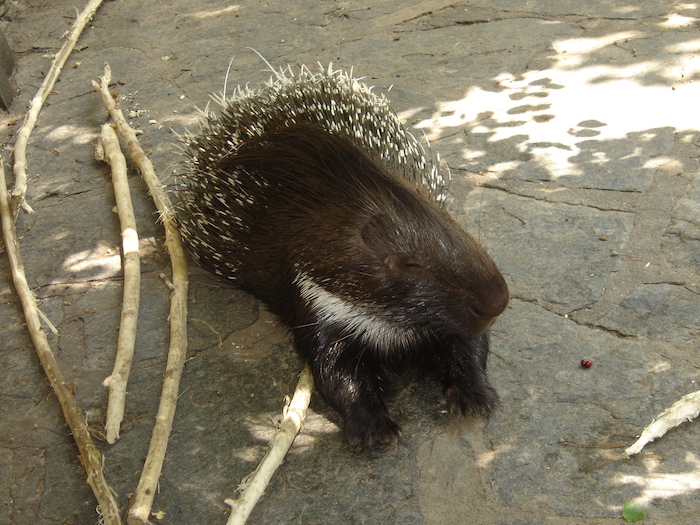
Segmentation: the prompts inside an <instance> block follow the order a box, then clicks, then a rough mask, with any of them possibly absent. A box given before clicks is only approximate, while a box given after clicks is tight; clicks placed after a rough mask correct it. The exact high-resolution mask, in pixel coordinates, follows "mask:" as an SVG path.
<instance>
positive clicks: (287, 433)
mask: <svg viewBox="0 0 700 525" xmlns="http://www.w3.org/2000/svg"><path fill="white" fill-rule="evenodd" d="M313 388H314V379H313V376H312V375H311V368H310V367H309V365H308V364H307V365H306V366H305V367H304V370H303V371H302V373H301V375H300V376H299V382H298V383H297V388H296V390H295V391H294V397H293V398H292V401H291V402H290V403H289V406H287V407H285V409H284V419H283V420H282V423H281V424H280V426H279V428H278V429H277V432H276V433H275V435H274V437H273V438H272V441H271V442H270V448H268V450H267V452H266V453H265V456H263V458H262V460H261V461H260V463H259V464H258V467H257V468H256V469H255V470H254V471H253V473H252V474H250V475H249V476H248V477H247V478H246V479H245V480H244V481H243V482H242V483H241V488H242V493H241V496H240V497H239V498H238V499H237V500H235V501H234V500H231V499H227V500H224V503H226V504H227V505H229V506H230V507H231V514H230V515H229V518H228V521H226V525H244V524H245V522H246V520H247V519H248V516H250V513H251V511H252V510H253V508H254V507H255V504H256V503H257V502H258V500H259V499H260V496H262V495H263V492H265V488H266V487H267V485H268V483H269V482H270V478H272V475H273V474H274V473H275V471H276V470H277V468H278V467H279V466H280V465H281V464H282V461H283V460H284V456H285V455H286V454H287V451H288V450H289V447H291V446H292V443H293V442H294V438H296V436H297V434H298V433H299V430H301V427H302V426H303V425H304V420H305V419H306V410H307V409H308V407H309V401H310V400H311V392H312V390H313Z"/></svg>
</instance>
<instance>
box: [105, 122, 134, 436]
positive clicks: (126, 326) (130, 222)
mask: <svg viewBox="0 0 700 525" xmlns="http://www.w3.org/2000/svg"><path fill="white" fill-rule="evenodd" d="M95 157H96V158H97V160H102V161H104V162H106V163H107V164H109V165H110V166H111V168H112V184H113V185H114V197H115V200H116V202H117V213H118V214H119V222H120V225H121V237H122V251H123V252H124V291H123V294H124V297H123V300H122V311H121V320H120V323H119V338H118V340H117V355H116V358H115V360H114V369H113V370H112V375H110V376H109V377H107V379H105V380H104V382H103V383H102V384H103V385H104V386H105V387H107V388H108V389H109V401H108V403H107V420H106V422H105V433H106V437H107V443H110V444H112V443H114V442H115V441H116V440H117V439H119V426H120V425H121V422H122V420H123V419H124V406H125V404H126V385H127V383H128V381H129V373H130V372H131V363H132V361H133V359H134V345H135V343H136V325H137V322H138V317H139V303H140V292H141V257H140V255H139V236H138V233H137V231H136V218H135V217H134V207H133V205H132V203H131V194H130V193H129V181H128V179H127V176H126V159H125V158H124V155H123V154H122V152H121V149H120V148H119V137H118V136H117V130H116V128H115V126H114V125H113V124H105V125H104V126H102V132H101V133H100V138H99V141H98V143H97V150H96V152H95Z"/></svg>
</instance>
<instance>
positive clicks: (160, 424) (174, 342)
mask: <svg viewBox="0 0 700 525" xmlns="http://www.w3.org/2000/svg"><path fill="white" fill-rule="evenodd" d="M111 76H112V74H111V69H110V67H109V64H105V66H104V74H103V76H102V77H100V81H99V83H98V82H94V81H93V83H92V85H93V87H94V88H95V89H96V90H97V92H98V93H99V94H100V96H101V97H102V102H103V104H104V105H105V107H106V108H107V110H108V111H109V114H110V116H111V117H112V119H113V120H114V122H115V123H116V125H117V128H118V130H119V133H120V135H121V136H122V138H123V139H124V142H125V143H126V147H127V149H128V150H129V154H130V155H131V158H132V159H133V161H134V163H135V164H136V166H137V168H138V170H139V172H140V173H141V176H142V177H143V180H144V181H145V182H146V184H147V186H148V189H149V191H150V193H151V197H152V198H153V201H154V202H155V204H156V207H157V208H158V211H159V212H160V216H161V219H162V222H163V226H164V227H165V244H166V246H167V248H168V251H169V252H170V262H171V265H172V269H173V280H172V289H171V293H170V316H169V318H170V348H169V350H168V362H167V364H166V369H165V375H164V378H163V389H162V392H161V396H160V403H159V405H158V413H157V414H156V423H155V425H154V426H153V433H152V434H151V442H150V444H149V447H148V455H147V456H146V462H145V464H144V466H143V471H142V472H141V478H140V479H139V483H138V486H137V487H136V490H135V491H134V493H133V494H132V495H131V503H130V506H129V513H128V517H127V522H128V523H129V525H143V524H146V523H148V517H149V515H150V513H151V507H152V506H153V499H154V498H155V494H156V488H157V485H158V478H160V473H161V470H162V468H163V461H164V460H165V451H166V448H167V445H168V438H169V437H170V431H171V430H172V428H173V419H174V418H175V408H176V406H177V397H178V390H179V388H180V378H181V377H182V370H183V368H184V366H185V358H186V356H187V287H188V284H189V283H188V281H187V261H186V259H185V252H184V249H183V246H182V239H181V238H180V234H179V232H178V231H177V228H176V227H175V224H174V222H173V219H172V213H171V204H170V199H168V196H167V195H166V193H165V191H164V190H163V187H162V186H161V183H160V180H159V179H158V176H157V175H156V173H155V170H154V169H153V165H152V164H151V162H150V161H149V160H148V157H146V154H145V153H144V151H143V149H141V146H140V145H139V142H138V140H137V139H136V133H135V132H134V130H133V129H132V128H131V127H130V126H129V124H128V123H127V122H126V119H125V118H124V114H123V113H122V111H121V109H120V108H119V107H118V106H117V103H116V102H115V100H114V98H113V97H112V95H111V94H110V92H109V82H110V80H111Z"/></svg>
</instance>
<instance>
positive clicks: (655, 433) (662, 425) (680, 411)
mask: <svg viewBox="0 0 700 525" xmlns="http://www.w3.org/2000/svg"><path fill="white" fill-rule="evenodd" d="M698 415H700V390H698V391H697V392H691V393H690V394H686V395H684V396H683V397H682V398H680V399H679V400H678V401H676V402H675V403H673V405H671V406H670V407H669V408H667V409H666V410H664V411H663V412H662V413H661V414H659V415H658V416H656V419H655V420H654V421H652V422H651V423H649V425H648V426H647V427H646V428H645V429H644V430H643V431H642V434H641V435H640V436H639V439H638V440H637V441H635V443H634V444H633V445H632V446H630V447H627V448H626V449H625V457H627V458H629V457H630V456H634V455H635V454H639V453H640V452H641V451H642V449H643V448H644V446H645V445H646V444H647V443H650V442H652V441H654V440H655V439H656V438H660V437H661V436H663V435H664V434H665V433H666V432H668V431H669V430H670V429H672V428H673V427H676V426H678V425H680V424H681V423H683V422H684V421H692V420H693V419H695V418H696V417H698Z"/></svg>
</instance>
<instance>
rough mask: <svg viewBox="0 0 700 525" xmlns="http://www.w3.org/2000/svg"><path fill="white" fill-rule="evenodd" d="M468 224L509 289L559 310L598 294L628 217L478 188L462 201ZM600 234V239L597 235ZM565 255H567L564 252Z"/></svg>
mask: <svg viewBox="0 0 700 525" xmlns="http://www.w3.org/2000/svg"><path fill="white" fill-rule="evenodd" d="M465 210H467V215H468V216H469V217H470V218H471V221H472V224H471V226H470V227H469V230H470V231H471V232H472V234H474V235H476V236H478V237H480V239H481V240H482V242H483V243H484V245H485V246H486V247H487V248H488V250H489V252H490V253H491V254H492V256H493V258H494V260H495V261H496V262H497V264H498V265H499V266H500V267H501V269H502V270H503V272H504V273H505V275H506V276H507V277H508V279H509V283H510V284H511V288H512V290H511V293H512V294H513V295H514V296H516V297H518V296H522V297H527V298H532V299H535V300H537V301H543V302H546V303H548V304H550V305H551V307H552V308H554V309H555V310H556V311H558V312H560V313H567V312H570V311H572V310H577V309H579V308H582V307H584V306H585V305H588V304H591V303H593V302H595V301H596V300H598V299H599V298H600V295H601V293H602V291H603V288H604V287H605V284H606V282H607V280H608V279H609V277H610V274H611V273H612V272H615V271H616V270H617V268H619V265H620V260H619V259H618V258H616V257H613V256H612V251H619V250H622V249H623V247H624V246H625V243H626V242H627V238H628V234H629V230H630V228H631V226H632V221H633V217H632V215H630V214H629V213H623V212H616V211H602V210H597V209H594V208H589V207H586V206H572V205H569V204H562V203H548V202H545V201H539V200H536V199H529V198H525V197H520V196H517V195H509V194H507V193H505V192H502V191H498V190H481V191H479V192H475V193H474V194H472V195H471V196H470V198H469V200H468V202H467V203H466V204H465ZM601 238H603V239H605V240H601ZM565 254H567V255H565Z"/></svg>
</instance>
